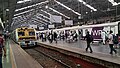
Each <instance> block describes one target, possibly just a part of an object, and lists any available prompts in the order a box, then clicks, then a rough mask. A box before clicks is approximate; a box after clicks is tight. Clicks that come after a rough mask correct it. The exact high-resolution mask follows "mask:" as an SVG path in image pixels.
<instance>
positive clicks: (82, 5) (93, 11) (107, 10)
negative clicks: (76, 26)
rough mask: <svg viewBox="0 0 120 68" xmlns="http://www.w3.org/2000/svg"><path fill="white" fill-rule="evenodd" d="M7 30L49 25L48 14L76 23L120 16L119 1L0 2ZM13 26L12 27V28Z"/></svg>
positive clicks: (25, 0) (42, 0) (39, 0)
mask: <svg viewBox="0 0 120 68" xmlns="http://www.w3.org/2000/svg"><path fill="white" fill-rule="evenodd" d="M0 1H1V2H0V3H1V4H0V5H2V7H0V8H1V10H3V11H6V15H5V13H3V15H2V16H4V15H5V16H7V19H6V18H4V17H3V20H5V21H6V20H8V21H6V24H5V26H6V25H9V26H8V27H7V28H12V29H14V28H17V27H20V26H23V25H24V26H28V24H35V25H38V26H45V25H48V24H50V22H49V17H50V16H49V14H53V15H61V16H62V17H63V18H64V19H71V20H74V21H76V22H78V21H81V20H90V19H97V18H101V17H109V16H117V15H120V5H119V4H120V0H4V1H3V0H0ZM13 26H14V27H13Z"/></svg>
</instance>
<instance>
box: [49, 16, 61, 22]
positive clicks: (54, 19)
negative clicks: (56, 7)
mask: <svg viewBox="0 0 120 68" xmlns="http://www.w3.org/2000/svg"><path fill="white" fill-rule="evenodd" d="M50 21H51V22H52V23H61V22H62V17H61V16H57V15H50Z"/></svg>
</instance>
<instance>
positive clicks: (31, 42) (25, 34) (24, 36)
mask: <svg viewBox="0 0 120 68" xmlns="http://www.w3.org/2000/svg"><path fill="white" fill-rule="evenodd" d="M36 40H37V39H36V34H35V30H34V29H32V28H25V29H20V30H18V42H19V44H20V46H21V47H30V46H35V45H36Z"/></svg>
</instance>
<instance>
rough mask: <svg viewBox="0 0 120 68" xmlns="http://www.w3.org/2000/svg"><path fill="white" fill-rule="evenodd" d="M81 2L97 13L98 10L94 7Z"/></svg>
mask: <svg viewBox="0 0 120 68" xmlns="http://www.w3.org/2000/svg"><path fill="white" fill-rule="evenodd" d="M78 1H79V2H81V3H83V4H84V5H85V6H87V7H88V8H90V9H92V10H93V11H97V9H95V8H94V7H92V6H90V5H89V4H87V3H86V2H84V1H83V0H78Z"/></svg>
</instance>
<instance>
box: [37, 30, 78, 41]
mask: <svg viewBox="0 0 120 68" xmlns="http://www.w3.org/2000/svg"><path fill="white" fill-rule="evenodd" d="M39 38H40V39H41V40H42V41H43V42H44V41H47V40H48V41H49V42H50V43H52V42H53V41H55V42H56V43H57V41H58V40H65V41H66V42H69V43H70V42H75V41H77V40H78V34H77V33H76V31H66V32H53V31H50V32H49V33H41V34H39Z"/></svg>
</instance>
